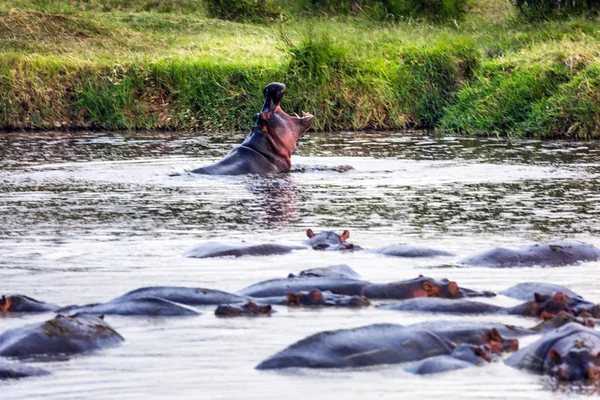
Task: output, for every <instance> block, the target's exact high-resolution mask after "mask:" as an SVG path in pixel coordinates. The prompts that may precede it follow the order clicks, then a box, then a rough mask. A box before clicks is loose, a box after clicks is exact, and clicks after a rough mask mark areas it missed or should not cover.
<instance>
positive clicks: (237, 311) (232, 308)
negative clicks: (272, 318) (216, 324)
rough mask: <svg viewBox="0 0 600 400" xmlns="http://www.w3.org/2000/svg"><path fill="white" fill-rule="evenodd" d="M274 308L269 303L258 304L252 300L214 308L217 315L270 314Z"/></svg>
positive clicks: (251, 315) (250, 315)
mask: <svg viewBox="0 0 600 400" xmlns="http://www.w3.org/2000/svg"><path fill="white" fill-rule="evenodd" d="M272 312H275V310H273V309H272V307H271V305H270V304H267V305H258V304H256V303H254V302H252V301H249V302H247V303H246V304H221V305H220V306H218V307H217V309H216V310H215V315H216V316H218V317H240V316H248V317H255V316H264V315H271V313H272Z"/></svg>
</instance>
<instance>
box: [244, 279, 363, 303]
mask: <svg viewBox="0 0 600 400" xmlns="http://www.w3.org/2000/svg"><path fill="white" fill-rule="evenodd" d="M368 284H369V282H365V281H359V280H355V279H348V278H329V277H323V278H321V277H297V278H296V277H295V278H284V279H270V280H268V281H263V282H259V283H255V284H254V285H251V286H248V287H247V288H244V289H242V290H240V291H239V292H237V294H239V295H241V296H248V297H255V298H262V297H282V296H287V294H288V293H297V292H308V291H311V290H313V289H319V290H321V291H326V290H328V291H331V292H333V293H337V294H345V295H348V296H355V295H356V296H360V295H361V292H362V290H363V288H364V287H365V286H366V285H368Z"/></svg>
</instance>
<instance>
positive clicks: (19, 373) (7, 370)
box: [0, 360, 50, 380]
mask: <svg viewBox="0 0 600 400" xmlns="http://www.w3.org/2000/svg"><path fill="white" fill-rule="evenodd" d="M45 375H50V372H48V371H46V370H45V369H41V368H36V367H30V366H29V365H25V364H21V363H17V362H7V361H3V360H0V380H5V379H17V378H27V377H30V376H45Z"/></svg>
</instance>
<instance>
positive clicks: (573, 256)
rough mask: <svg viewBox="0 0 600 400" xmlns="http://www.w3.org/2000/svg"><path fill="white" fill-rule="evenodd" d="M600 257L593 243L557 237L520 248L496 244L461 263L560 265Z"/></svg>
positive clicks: (487, 265)
mask: <svg viewBox="0 0 600 400" xmlns="http://www.w3.org/2000/svg"><path fill="white" fill-rule="evenodd" d="M599 259H600V249H598V248H597V247H595V246H592V245H591V244H586V243H582V242H577V241H574V240H557V241H553V242H545V243H538V244H533V245H530V246H524V247H520V248H518V249H514V250H513V249H506V248H502V247H499V248H496V249H492V250H488V251H484V252H482V253H479V254H476V255H474V256H471V257H468V258H465V259H463V260H462V261H459V264H463V265H473V266H478V267H491V268H510V267H532V266H536V265H537V266H542V267H560V266H563V265H572V264H577V263H579V262H582V261H596V260H599Z"/></svg>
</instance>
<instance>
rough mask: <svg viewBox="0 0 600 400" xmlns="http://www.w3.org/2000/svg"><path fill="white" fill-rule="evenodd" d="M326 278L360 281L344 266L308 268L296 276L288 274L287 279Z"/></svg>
mask: <svg viewBox="0 0 600 400" xmlns="http://www.w3.org/2000/svg"><path fill="white" fill-rule="evenodd" d="M299 276H300V277H319V278H323V277H327V278H348V279H360V275H359V274H357V273H356V271H354V270H353V269H352V268H350V267H349V266H348V265H346V264H340V265H330V266H329V267H322V268H310V269H305V270H304V271H300V273H298V275H294V274H289V275H288V278H297V277H299Z"/></svg>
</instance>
